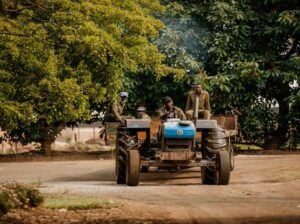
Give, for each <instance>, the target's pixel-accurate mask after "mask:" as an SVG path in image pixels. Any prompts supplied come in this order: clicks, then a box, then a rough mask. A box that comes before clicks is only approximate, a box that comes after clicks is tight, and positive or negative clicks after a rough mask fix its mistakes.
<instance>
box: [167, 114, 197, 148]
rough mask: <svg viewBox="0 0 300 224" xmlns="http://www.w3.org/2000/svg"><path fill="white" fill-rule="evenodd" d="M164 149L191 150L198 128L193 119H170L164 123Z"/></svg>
mask: <svg viewBox="0 0 300 224" xmlns="http://www.w3.org/2000/svg"><path fill="white" fill-rule="evenodd" d="M162 129H163V134H162V150H163V151H190V150H192V147H193V141H194V137H195V134H196V129H195V126H194V124H193V122H191V121H180V120H179V119H169V120H167V122H165V123H164V124H163V128H162Z"/></svg>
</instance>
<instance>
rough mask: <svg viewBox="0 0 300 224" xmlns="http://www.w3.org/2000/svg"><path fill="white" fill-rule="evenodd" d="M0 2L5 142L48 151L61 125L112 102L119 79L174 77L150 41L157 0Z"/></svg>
mask: <svg viewBox="0 0 300 224" xmlns="http://www.w3.org/2000/svg"><path fill="white" fill-rule="evenodd" d="M0 3H1V4H0V13H1V15H0V49H1V50H0V83H1V87H3V88H1V90H0V105H1V109H0V114H1V116H2V119H1V121H0V127H1V128H2V129H4V130H6V131H7V133H8V137H9V138H11V139H14V140H18V141H22V142H25V143H27V142H31V141H38V142H41V143H42V147H43V148H45V149H47V150H49V145H50V144H51V143H52V142H53V140H54V139H55V137H56V135H57V134H58V133H59V132H60V130H61V129H62V128H63V127H64V126H65V125H68V124H72V123H74V122H77V121H80V120H88V119H89V118H90V114H91V111H93V110H95V109H97V107H98V106H99V105H101V104H102V103H104V102H106V101H107V100H108V99H111V98H114V97H116V95H117V92H118V91H119V90H120V89H122V87H123V83H122V80H123V78H122V77H123V75H124V73H126V72H131V73H136V72H138V71H139V70H141V69H149V70H150V69H151V70H152V71H154V73H155V74H156V75H157V76H161V75H164V74H165V73H168V72H171V73H172V72H175V73H176V72H177V71H175V70H173V69H172V68H170V67H168V66H165V65H163V63H162V61H163V59H164V56H163V54H161V53H159V52H158V50H157V47H156V46H155V45H154V44H152V43H150V42H149V39H150V38H154V37H156V36H157V35H158V33H159V30H160V29H162V28H163V27H164V25H163V23H162V22H161V21H160V20H158V19H156V18H154V17H153V16H152V15H153V14H154V13H156V14H158V13H161V12H163V11H164V7H163V6H161V5H160V3H159V1H158V0H154V1H147V0H138V1H133V0H125V1H124V0H122V1H121V0H120V1H118V0H117V1H115V0H114V1H112V0H103V1H98V0H90V1H75V0H50V1H49V0H47V1H46V0H45V1H43V0H42V1H27V0H24V1H23V0H14V1H13V0H11V1H3V0H2V1H1V2H0ZM177 75H180V71H179V72H177Z"/></svg>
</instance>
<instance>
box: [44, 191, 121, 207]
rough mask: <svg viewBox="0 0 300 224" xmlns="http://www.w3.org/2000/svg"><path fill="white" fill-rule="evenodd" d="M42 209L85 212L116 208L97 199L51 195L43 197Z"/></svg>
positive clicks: (106, 201) (110, 203)
mask: <svg viewBox="0 0 300 224" xmlns="http://www.w3.org/2000/svg"><path fill="white" fill-rule="evenodd" d="M42 207H43V208H49V209H68V210H78V209H83V210H86V209H95V208H113V207H116V204H115V203H114V202H111V201H108V200H105V199H101V198H97V197H87V196H72V195H71V196H70V195H52V196H45V199H44V203H43V204H42Z"/></svg>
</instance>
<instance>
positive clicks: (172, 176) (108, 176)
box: [50, 169, 201, 186]
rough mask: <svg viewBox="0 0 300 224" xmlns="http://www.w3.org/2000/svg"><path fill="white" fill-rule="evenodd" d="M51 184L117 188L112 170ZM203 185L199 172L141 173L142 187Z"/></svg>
mask: <svg viewBox="0 0 300 224" xmlns="http://www.w3.org/2000/svg"><path fill="white" fill-rule="evenodd" d="M50 182H100V183H99V185H105V186H109V185H112V186H116V185H117V184H116V177H115V172H114V171H112V170H111V169H106V170H101V171H94V172H91V173H88V174H84V175H79V176H69V175H66V176H60V177H59V178H53V179H51V180H50ZM200 183H201V176H200V172H199V171H194V170H191V171H186V170H181V171H178V172H170V171H164V170H161V171H158V172H156V171H151V172H147V173H141V176H140V185H141V186H160V185H162V184H163V185H169V186H171V185H174V186H176V185H177V186H180V185H199V184H200Z"/></svg>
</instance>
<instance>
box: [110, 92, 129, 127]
mask: <svg viewBox="0 0 300 224" xmlns="http://www.w3.org/2000/svg"><path fill="white" fill-rule="evenodd" d="M119 96H120V99H119V100H113V101H112V102H111V103H110V104H109V105H108V108H107V110H106V112H105V115H104V121H108V122H116V121H119V122H121V125H125V119H124V117H123V116H121V115H122V113H123V111H124V107H125V104H126V102H127V98H128V93H127V92H120V94H119Z"/></svg>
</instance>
